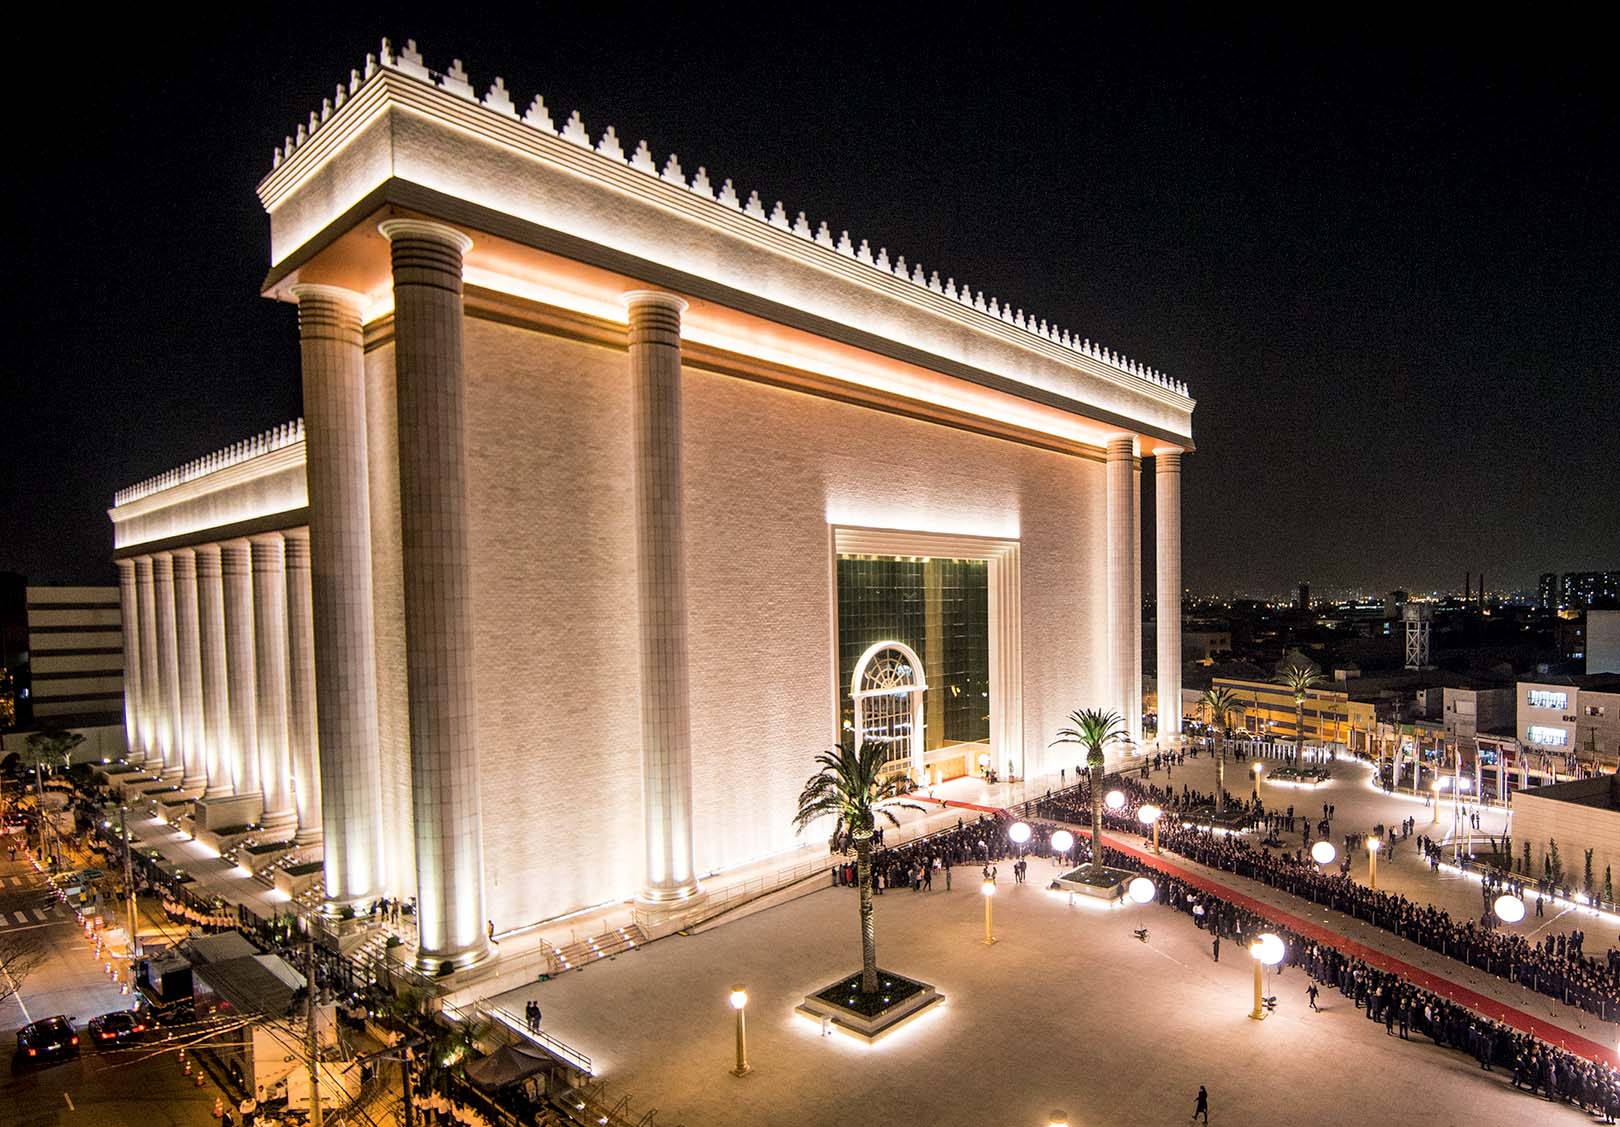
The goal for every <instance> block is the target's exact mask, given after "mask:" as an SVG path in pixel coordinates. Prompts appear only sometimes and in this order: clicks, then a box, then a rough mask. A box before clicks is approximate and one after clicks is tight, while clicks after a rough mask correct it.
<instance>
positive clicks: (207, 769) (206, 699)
mask: <svg viewBox="0 0 1620 1127" xmlns="http://www.w3.org/2000/svg"><path fill="white" fill-rule="evenodd" d="M196 554H197V652H198V660H199V665H200V666H201V669H200V672H201V675H202V702H203V707H202V715H203V774H204V775H206V776H207V777H208V786H207V789H206V790H205V791H203V797H204V798H205V799H206V798H229V797H230V796H231V795H233V794H235V793H236V779H235V778H234V777H233V776H232V775H231V761H230V757H229V755H228V754H227V752H226V749H227V748H228V747H229V746H230V740H231V737H230V718H231V698H230V689H229V681H228V678H227V675H226V671H225V586H224V579H223V575H222V574H221V571H220V553H219V545H218V544H203V545H201V546H200V547H198V548H197V551H196Z"/></svg>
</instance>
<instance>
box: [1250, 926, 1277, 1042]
mask: <svg viewBox="0 0 1620 1127" xmlns="http://www.w3.org/2000/svg"><path fill="white" fill-rule="evenodd" d="M1285 952H1286V948H1285V947H1284V946H1283V941H1282V940H1281V939H1279V938H1277V937H1276V936H1275V935H1273V934H1271V933H1270V932H1269V931H1268V932H1266V933H1265V934H1264V935H1261V936H1260V937H1259V938H1258V939H1256V940H1255V941H1254V942H1253V943H1251V944H1249V954H1251V955H1253V956H1254V1009H1253V1010H1251V1011H1249V1017H1251V1018H1253V1019H1254V1020H1255V1021H1263V1020H1265V1016H1266V1005H1265V1003H1266V995H1265V983H1264V980H1263V979H1262V977H1261V976H1262V975H1263V974H1264V973H1265V968H1266V967H1274V966H1276V965H1277V964H1278V963H1280V962H1282V958H1283V955H1284V953H1285Z"/></svg>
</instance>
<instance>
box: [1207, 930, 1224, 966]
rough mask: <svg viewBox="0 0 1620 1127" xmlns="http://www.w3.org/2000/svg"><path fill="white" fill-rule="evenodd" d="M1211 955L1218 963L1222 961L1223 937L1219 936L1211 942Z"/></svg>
mask: <svg viewBox="0 0 1620 1127" xmlns="http://www.w3.org/2000/svg"><path fill="white" fill-rule="evenodd" d="M1209 953H1210V954H1211V955H1213V956H1215V961H1216V962H1217V963H1218V962H1220V961H1221V937H1220V936H1218V935H1217V936H1216V937H1215V938H1214V939H1212V940H1210V942H1209Z"/></svg>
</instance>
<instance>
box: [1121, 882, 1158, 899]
mask: <svg viewBox="0 0 1620 1127" xmlns="http://www.w3.org/2000/svg"><path fill="white" fill-rule="evenodd" d="M1158 891H1159V890H1158V886H1156V885H1155V884H1154V883H1153V882H1152V881H1151V880H1149V879H1148V878H1147V877H1137V878H1136V879H1135V880H1133V881H1131V883H1130V884H1128V885H1126V886H1125V894H1126V895H1127V896H1129V897H1130V898H1131V900H1132V902H1134V903H1137V904H1151V903H1152V902H1153V897H1154V896H1156V895H1158Z"/></svg>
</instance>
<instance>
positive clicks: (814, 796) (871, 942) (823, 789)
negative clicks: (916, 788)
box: [793, 742, 922, 994]
mask: <svg viewBox="0 0 1620 1127" xmlns="http://www.w3.org/2000/svg"><path fill="white" fill-rule="evenodd" d="M883 752H884V748H883V745H882V744H878V743H865V742H863V743H862V744H861V745H860V746H859V747H856V746H855V745H854V744H853V743H846V744H843V745H842V746H840V747H837V748H834V749H832V750H831V751H824V752H822V753H821V754H820V755H817V756H816V762H817V763H818V764H820V765H821V766H820V769H819V770H818V771H817V772H816V773H815V774H814V775H811V776H810V778H809V779H807V780H805V784H804V790H802V791H801V792H799V809H798V812H797V813H795V814H794V815H793V824H794V825H795V826H797V827H798V828H799V829H800V830H803V829H804V828H805V827H806V826H808V825H809V824H810V823H811V822H814V821H815V820H816V819H818V818H824V817H826V816H827V815H829V814H830V815H832V816H833V818H835V819H836V822H835V824H834V828H833V835H834V837H837V836H839V835H840V834H847V835H848V837H849V840H850V841H852V842H854V844H855V883H856V885H857V886H858V887H859V888H860V892H861V993H863V994H875V993H877V989H878V977H877V929H876V927H875V926H874V924H873V920H872V831H873V830H874V829H875V828H876V827H877V817H878V815H879V814H881V815H882V816H883V817H885V818H887V819H888V820H889V823H890V824H891V825H895V826H898V825H899V824H900V819H898V818H896V817H895V816H894V809H895V807H900V808H902V809H906V810H921V809H922V807H921V806H918V805H916V804H915V803H911V802H895V803H889V804H888V805H884V803H885V802H886V800H888V799H891V798H894V797H895V796H896V795H898V794H900V793H901V791H900V780H901V778H902V776H900V775H889V776H887V777H885V776H884V775H883V774H882V767H883Z"/></svg>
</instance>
